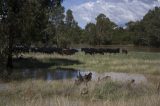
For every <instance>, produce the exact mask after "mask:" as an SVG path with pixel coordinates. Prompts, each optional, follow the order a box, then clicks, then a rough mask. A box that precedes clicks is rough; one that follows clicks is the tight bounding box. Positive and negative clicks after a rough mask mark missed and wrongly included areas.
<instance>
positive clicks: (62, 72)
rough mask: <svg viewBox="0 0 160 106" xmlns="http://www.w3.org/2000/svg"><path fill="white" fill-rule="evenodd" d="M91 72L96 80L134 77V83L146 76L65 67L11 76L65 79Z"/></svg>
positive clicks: (24, 71)
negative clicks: (108, 77) (107, 77)
mask: <svg viewBox="0 0 160 106" xmlns="http://www.w3.org/2000/svg"><path fill="white" fill-rule="evenodd" d="M90 72H91V73H92V80H94V81H98V79H102V78H104V77H106V76H110V79H111V80H113V81H121V82H125V81H129V80H132V79H134V80H135V83H146V82H147V78H146V77H145V76H144V75H143V74H129V73H119V72H105V73H96V72H92V71H86V70H85V71H84V70H76V69H65V68H57V69H56V70H45V69H24V70H21V71H20V70H19V71H15V72H13V74H11V77H12V78H14V79H15V80H26V79H32V80H47V81H50V80H65V79H73V80H75V79H76V78H77V75H79V73H80V74H81V75H82V76H84V75H85V74H88V73H90Z"/></svg>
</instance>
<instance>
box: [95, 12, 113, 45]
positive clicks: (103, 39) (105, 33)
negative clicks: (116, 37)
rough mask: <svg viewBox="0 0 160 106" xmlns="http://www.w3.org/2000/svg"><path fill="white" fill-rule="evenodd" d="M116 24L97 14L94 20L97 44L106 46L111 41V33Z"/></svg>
mask: <svg viewBox="0 0 160 106" xmlns="http://www.w3.org/2000/svg"><path fill="white" fill-rule="evenodd" d="M115 27H116V24H115V23H113V22H111V21H110V19H109V18H107V17H106V16H105V15H104V14H99V15H98V16H97V18H96V33H97V38H98V39H97V40H98V44H99V45H101V44H108V43H110V42H111V40H112V32H113V29H114V28H115Z"/></svg>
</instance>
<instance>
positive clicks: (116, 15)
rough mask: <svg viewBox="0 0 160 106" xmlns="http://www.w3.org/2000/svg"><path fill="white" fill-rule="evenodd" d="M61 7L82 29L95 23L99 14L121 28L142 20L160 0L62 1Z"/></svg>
mask: <svg viewBox="0 0 160 106" xmlns="http://www.w3.org/2000/svg"><path fill="white" fill-rule="evenodd" d="M63 6H64V7H65V9H66V10H67V9H71V10H72V11H73V15H74V18H75V20H76V21H77V22H78V23H79V25H80V26H81V27H82V28H84V26H85V25H86V24H87V23H88V22H95V18H96V16H97V15H98V14H100V13H104V14H105V15H106V16H107V17H109V18H110V20H111V21H113V22H115V23H116V24H118V25H120V26H123V25H125V23H127V22H128V21H136V20H140V19H142V18H143V16H144V15H145V14H146V13H147V12H148V10H150V9H153V8H154V7H155V6H160V0H64V3H63Z"/></svg>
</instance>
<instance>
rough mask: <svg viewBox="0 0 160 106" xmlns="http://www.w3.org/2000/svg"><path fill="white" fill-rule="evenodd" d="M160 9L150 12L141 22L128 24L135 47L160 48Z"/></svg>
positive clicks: (156, 8)
mask: <svg viewBox="0 0 160 106" xmlns="http://www.w3.org/2000/svg"><path fill="white" fill-rule="evenodd" d="M159 22H160V7H155V8H154V9H153V10H150V11H149V12H148V13H147V14H146V15H145V16H144V17H143V19H142V20H141V21H137V22H132V23H128V28H127V29H128V30H129V32H130V34H131V35H132V38H133V43H134V44H135V45H142V46H153V47H160V23H159Z"/></svg>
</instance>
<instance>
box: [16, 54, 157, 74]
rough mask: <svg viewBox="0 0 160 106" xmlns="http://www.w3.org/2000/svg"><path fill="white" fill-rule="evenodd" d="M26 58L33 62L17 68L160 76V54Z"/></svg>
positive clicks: (31, 55) (19, 64) (31, 56)
mask: <svg viewBox="0 0 160 106" xmlns="http://www.w3.org/2000/svg"><path fill="white" fill-rule="evenodd" d="M24 57H25V58H27V59H29V58H32V60H28V61H23V62H21V61H19V62H15V66H16V67H19V68H23V67H25V68H26V66H28V67H29V68H33V67H35V68H37V67H41V68H43V67H45V68H48V69H55V68H57V67H62V68H75V69H81V70H87V71H96V72H127V73H142V74H155V75H157V74H160V70H159V69H160V53H145V52H130V53H129V54H128V55H124V54H105V55H98V54H97V55H85V54H84V53H77V54H75V55H72V56H61V55H57V54H54V55H52V54H51V55H47V54H34V53H33V54H25V55H24ZM30 61H32V62H30Z"/></svg>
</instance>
